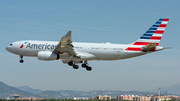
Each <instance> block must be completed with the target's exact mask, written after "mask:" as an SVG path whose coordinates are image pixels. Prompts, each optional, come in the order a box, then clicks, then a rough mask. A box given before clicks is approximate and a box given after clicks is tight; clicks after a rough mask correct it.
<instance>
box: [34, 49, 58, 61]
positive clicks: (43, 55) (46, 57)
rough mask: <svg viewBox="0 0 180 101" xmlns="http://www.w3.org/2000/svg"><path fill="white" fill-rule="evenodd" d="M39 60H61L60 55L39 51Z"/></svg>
mask: <svg viewBox="0 0 180 101" xmlns="http://www.w3.org/2000/svg"><path fill="white" fill-rule="evenodd" d="M37 58H38V59H39V60H46V61H49V60H58V59H59V54H57V53H54V52H50V51H39V52H38V54H37Z"/></svg>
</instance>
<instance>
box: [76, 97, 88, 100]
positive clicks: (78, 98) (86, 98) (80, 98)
mask: <svg viewBox="0 0 180 101" xmlns="http://www.w3.org/2000/svg"><path fill="white" fill-rule="evenodd" d="M73 99H74V100H88V99H89V98H88V97H74V98H73Z"/></svg>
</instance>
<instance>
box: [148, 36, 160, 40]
mask: <svg viewBox="0 0 180 101" xmlns="http://www.w3.org/2000/svg"><path fill="white" fill-rule="evenodd" d="M150 39H153V40H154V39H155V40H161V37H157V36H152V37H151V38H150Z"/></svg>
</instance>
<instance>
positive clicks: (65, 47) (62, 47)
mask: <svg viewBox="0 0 180 101" xmlns="http://www.w3.org/2000/svg"><path fill="white" fill-rule="evenodd" d="M54 52H56V53H59V54H63V53H68V54H69V55H70V56H77V53H76V52H75V50H74V46H73V45H72V40H71V31H69V32H68V33H67V34H66V35H65V36H63V37H62V38H61V40H60V41H59V43H58V45H57V46H56V48H55V49H54Z"/></svg>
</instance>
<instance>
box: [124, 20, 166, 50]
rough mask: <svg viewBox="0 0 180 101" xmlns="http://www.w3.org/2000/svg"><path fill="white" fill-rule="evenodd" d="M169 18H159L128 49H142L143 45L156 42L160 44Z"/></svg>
mask: <svg viewBox="0 0 180 101" xmlns="http://www.w3.org/2000/svg"><path fill="white" fill-rule="evenodd" d="M168 21H169V19H168V18H161V19H159V20H158V21H157V22H156V23H155V24H154V25H153V26H152V27H151V28H149V30H147V31H146V32H145V33H144V34H143V35H142V36H141V37H140V39H138V40H137V41H135V42H134V43H133V44H132V45H130V46H129V47H128V48H127V49H126V50H127V51H141V49H142V47H144V46H146V45H148V44H150V43H156V46H158V45H159V42H160V40H161V38H162V35H163V33H164V30H165V28H166V26H167V23H168Z"/></svg>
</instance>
